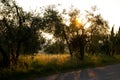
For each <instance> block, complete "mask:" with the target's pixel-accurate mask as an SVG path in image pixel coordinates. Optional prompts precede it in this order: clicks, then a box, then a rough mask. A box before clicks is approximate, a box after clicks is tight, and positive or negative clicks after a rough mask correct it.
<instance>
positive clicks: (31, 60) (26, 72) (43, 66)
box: [0, 54, 120, 80]
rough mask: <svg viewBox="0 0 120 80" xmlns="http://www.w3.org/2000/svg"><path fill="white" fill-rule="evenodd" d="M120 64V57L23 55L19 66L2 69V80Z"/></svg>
mask: <svg viewBox="0 0 120 80" xmlns="http://www.w3.org/2000/svg"><path fill="white" fill-rule="evenodd" d="M117 63H120V55H114V56H113V57H110V56H106V55H103V54H98V55H94V56H93V55H91V54H86V55H85V59H84V61H80V60H78V59H76V58H75V57H74V58H71V57H70V55H69V54H37V55H25V56H23V55H21V56H20V59H19V62H18V64H17V65H13V66H12V65H11V66H10V67H9V68H4V69H0V79H1V80H8V79H9V80H23V79H32V78H33V79H34V78H36V77H41V76H47V75H52V74H56V73H63V72H67V71H73V70H81V69H86V68H94V67H102V66H106V65H111V64H117Z"/></svg>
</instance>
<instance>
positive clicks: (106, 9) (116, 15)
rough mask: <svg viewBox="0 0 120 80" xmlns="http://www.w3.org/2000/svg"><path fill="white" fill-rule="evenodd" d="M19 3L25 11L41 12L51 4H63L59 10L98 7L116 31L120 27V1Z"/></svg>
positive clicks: (29, 0) (26, 0) (31, 0)
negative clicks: (40, 8) (41, 9)
mask: <svg viewBox="0 0 120 80" xmlns="http://www.w3.org/2000/svg"><path fill="white" fill-rule="evenodd" d="M16 1H17V3H18V4H19V5H20V6H22V7H23V9H24V10H26V11H29V10H35V9H37V10H39V7H42V6H47V5H50V4H56V5H58V4H61V5H60V6H59V9H64V8H65V9H68V8H69V7H70V6H71V5H73V6H74V7H75V8H78V9H80V11H82V12H84V10H90V8H91V6H94V5H96V6H97V7H98V9H99V12H100V13H101V14H102V16H103V17H104V19H105V20H107V21H108V22H109V24H110V26H112V25H114V24H115V30H118V27H119V26H120V9H119V8H120V0H16Z"/></svg>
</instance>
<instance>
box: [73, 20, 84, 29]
mask: <svg viewBox="0 0 120 80" xmlns="http://www.w3.org/2000/svg"><path fill="white" fill-rule="evenodd" d="M75 23H76V27H78V28H83V21H82V19H80V18H76V20H75Z"/></svg>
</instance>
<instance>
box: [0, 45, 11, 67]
mask: <svg viewBox="0 0 120 80" xmlns="http://www.w3.org/2000/svg"><path fill="white" fill-rule="evenodd" d="M0 52H1V54H2V57H3V60H2V62H1V67H8V66H9V65H10V56H9V55H7V53H6V52H5V51H4V49H3V48H2V47H1V45H0Z"/></svg>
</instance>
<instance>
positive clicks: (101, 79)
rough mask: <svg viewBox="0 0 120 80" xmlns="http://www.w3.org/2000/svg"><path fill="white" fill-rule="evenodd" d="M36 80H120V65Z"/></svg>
mask: <svg viewBox="0 0 120 80" xmlns="http://www.w3.org/2000/svg"><path fill="white" fill-rule="evenodd" d="M35 80H120V64H116V65H109V66H106V67H97V68H92V69H85V70H79V71H73V72H68V73H61V74H56V75H52V76H47V77H41V78H36V79H35Z"/></svg>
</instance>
